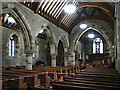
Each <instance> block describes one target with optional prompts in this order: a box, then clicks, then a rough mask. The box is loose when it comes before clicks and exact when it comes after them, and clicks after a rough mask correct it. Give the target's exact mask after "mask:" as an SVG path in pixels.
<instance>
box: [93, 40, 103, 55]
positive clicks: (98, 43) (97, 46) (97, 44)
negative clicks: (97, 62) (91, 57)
mask: <svg viewBox="0 0 120 90" xmlns="http://www.w3.org/2000/svg"><path fill="white" fill-rule="evenodd" d="M96 53H100V54H102V53H103V41H102V39H100V38H95V39H94V40H93V54H96Z"/></svg>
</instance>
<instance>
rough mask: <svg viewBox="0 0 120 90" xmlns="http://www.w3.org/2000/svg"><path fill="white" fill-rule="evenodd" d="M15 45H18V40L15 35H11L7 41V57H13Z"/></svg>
mask: <svg viewBox="0 0 120 90" xmlns="http://www.w3.org/2000/svg"><path fill="white" fill-rule="evenodd" d="M17 43H18V38H17V36H16V35H13V36H11V37H10V39H9V56H12V57H14V56H15V51H16V50H15V49H16V47H17Z"/></svg>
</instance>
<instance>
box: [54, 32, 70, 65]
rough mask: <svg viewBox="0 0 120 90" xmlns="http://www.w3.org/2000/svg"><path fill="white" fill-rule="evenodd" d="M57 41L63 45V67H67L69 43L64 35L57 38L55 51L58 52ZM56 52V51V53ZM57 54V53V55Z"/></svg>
mask: <svg viewBox="0 0 120 90" xmlns="http://www.w3.org/2000/svg"><path fill="white" fill-rule="evenodd" d="M59 41H61V42H62V43H63V49H64V66H67V65H68V48H69V41H68V37H66V36H65V35H64V34H63V35H61V37H59V39H58V41H57V44H56V45H57V46H56V47H57V48H56V50H58V45H59ZM56 52H58V51H56ZM57 54H58V53H57Z"/></svg>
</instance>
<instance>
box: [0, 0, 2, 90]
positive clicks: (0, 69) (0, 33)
mask: <svg viewBox="0 0 120 90" xmlns="http://www.w3.org/2000/svg"><path fill="white" fill-rule="evenodd" d="M1 13H2V2H1V0H0V14H1ZM1 24H2V23H1ZM0 73H2V26H0ZM0 79H1V80H0V90H2V75H0Z"/></svg>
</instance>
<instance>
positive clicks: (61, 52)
mask: <svg viewBox="0 0 120 90" xmlns="http://www.w3.org/2000/svg"><path fill="white" fill-rule="evenodd" d="M56 65H57V66H64V46H63V43H62V41H61V40H60V41H59V44H58V55H57V57H56Z"/></svg>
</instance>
